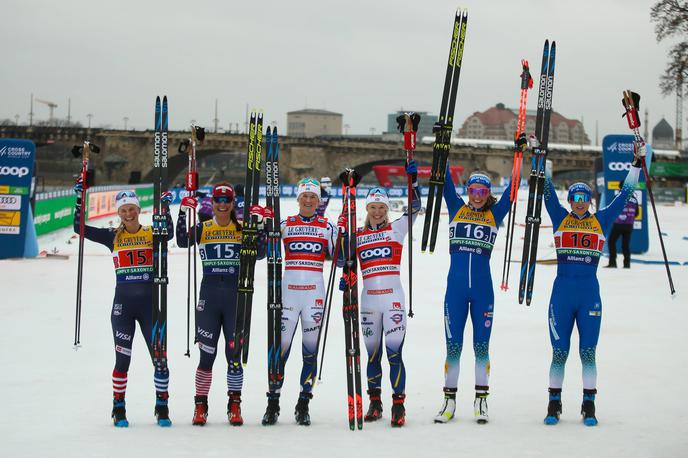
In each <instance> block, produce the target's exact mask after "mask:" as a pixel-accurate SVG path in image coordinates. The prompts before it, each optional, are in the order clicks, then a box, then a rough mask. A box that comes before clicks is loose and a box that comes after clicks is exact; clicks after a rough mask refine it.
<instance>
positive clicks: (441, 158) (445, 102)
mask: <svg viewBox="0 0 688 458" xmlns="http://www.w3.org/2000/svg"><path fill="white" fill-rule="evenodd" d="M467 25H468V10H457V11H456V16H455V17H454V27H453V29H452V38H451V45H450V47H449V59H448V62H447V73H446V75H445V77H444V91H443V92H442V104H441V107H440V116H439V119H438V121H437V122H436V123H435V125H434V126H433V128H432V131H433V132H434V133H435V143H434V144H433V147H432V170H431V173H430V181H429V189H428V198H427V201H426V205H425V219H424V221H423V238H422V240H421V247H420V249H421V251H423V252H425V250H426V248H427V247H428V240H429V242H430V253H432V252H433V251H434V250H435V243H436V241H437V229H438V227H439V220H440V210H441V207H442V192H443V189H444V180H445V173H446V168H447V159H448V157H449V149H450V148H451V135H452V129H453V123H454V107H455V105H456V93H457V90H458V86H459V76H460V75H461V60H462V59H463V49H464V44H465V40H466V27H467Z"/></svg>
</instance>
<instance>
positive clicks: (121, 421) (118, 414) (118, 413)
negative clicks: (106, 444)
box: [111, 398, 129, 428]
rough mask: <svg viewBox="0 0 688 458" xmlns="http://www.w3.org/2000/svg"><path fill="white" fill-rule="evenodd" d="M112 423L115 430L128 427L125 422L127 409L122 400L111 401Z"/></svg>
mask: <svg viewBox="0 0 688 458" xmlns="http://www.w3.org/2000/svg"><path fill="white" fill-rule="evenodd" d="M111 417H112V422H113V423H114V424H115V426H116V427H117V428H126V427H128V426H129V421H128V420H127V409H126V408H125V402H124V398H120V399H117V398H115V399H113V400H112V415H111Z"/></svg>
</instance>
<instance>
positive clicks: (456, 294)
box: [444, 282, 468, 392]
mask: <svg viewBox="0 0 688 458" xmlns="http://www.w3.org/2000/svg"><path fill="white" fill-rule="evenodd" d="M467 319H468V297H467V295H466V293H465V291H463V290H462V289H461V288H459V287H457V286H456V283H452V282H449V283H448V285H447V293H446V294H445V296H444V336H445V340H446V344H447V358H446V360H445V363H444V388H445V390H447V389H450V390H453V391H454V392H455V391H456V387H457V384H458V381H459V361H460V359H461V350H462V349H463V330H464V327H465V326H466V320H467Z"/></svg>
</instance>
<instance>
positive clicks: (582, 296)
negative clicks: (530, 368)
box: [544, 167, 640, 390]
mask: <svg viewBox="0 0 688 458" xmlns="http://www.w3.org/2000/svg"><path fill="white" fill-rule="evenodd" d="M639 172H640V169H639V168H637V167H632V168H631V170H630V171H629V172H628V175H627V176H626V180H625V181H624V184H623V186H622V188H621V191H620V192H619V194H617V196H616V197H615V198H614V200H612V202H611V203H610V204H609V205H608V206H607V207H605V208H603V209H601V210H599V211H597V212H596V213H595V214H594V215H591V214H590V213H589V212H586V213H585V215H583V216H582V217H579V216H577V215H576V214H575V213H574V212H573V211H571V212H569V211H568V210H567V209H566V208H564V207H563V206H562V205H561V204H560V203H559V198H558V197H557V194H556V192H555V190H554V186H553V185H552V182H551V181H550V180H549V179H547V181H546V185H545V190H544V198H545V207H546V208H547V213H549V216H550V218H551V219H552V228H553V230H554V242H555V246H556V251H557V277H556V278H555V280H554V285H553V287H552V297H551V298H550V304H549V313H548V319H549V336H550V341H551V342H552V350H553V354H552V364H551V366H550V370H549V386H550V388H553V389H561V387H562V383H563V381H564V366H565V364H566V359H567V358H568V355H569V348H570V345H571V342H570V340H571V332H572V331H573V324H574V322H575V323H576V326H577V327H578V334H579V336H580V343H579V353H580V358H581V362H582V364H583V389H585V390H595V389H596V388H595V385H596V383H597V367H596V364H595V350H596V347H597V340H598V338H599V335H600V320H601V319H602V301H601V300H600V285H599V283H598V282H597V265H598V264H599V261H600V257H601V255H602V249H603V247H604V243H605V238H606V234H608V233H609V231H610V229H611V226H612V224H613V223H614V220H615V219H616V218H617V217H618V216H619V214H620V213H621V211H622V210H623V208H624V205H626V202H627V201H628V199H629V198H630V197H631V196H632V195H633V189H634V188H635V185H636V183H637V182H638V174H639Z"/></svg>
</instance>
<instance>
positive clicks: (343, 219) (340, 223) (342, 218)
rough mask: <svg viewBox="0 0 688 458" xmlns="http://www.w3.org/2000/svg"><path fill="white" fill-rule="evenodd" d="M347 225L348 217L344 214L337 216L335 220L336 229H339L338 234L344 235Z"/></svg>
mask: <svg viewBox="0 0 688 458" xmlns="http://www.w3.org/2000/svg"><path fill="white" fill-rule="evenodd" d="M348 223H349V217H348V216H347V215H346V213H342V214H341V215H339V218H337V229H339V232H341V233H342V234H345V233H346V229H347V226H348Z"/></svg>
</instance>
